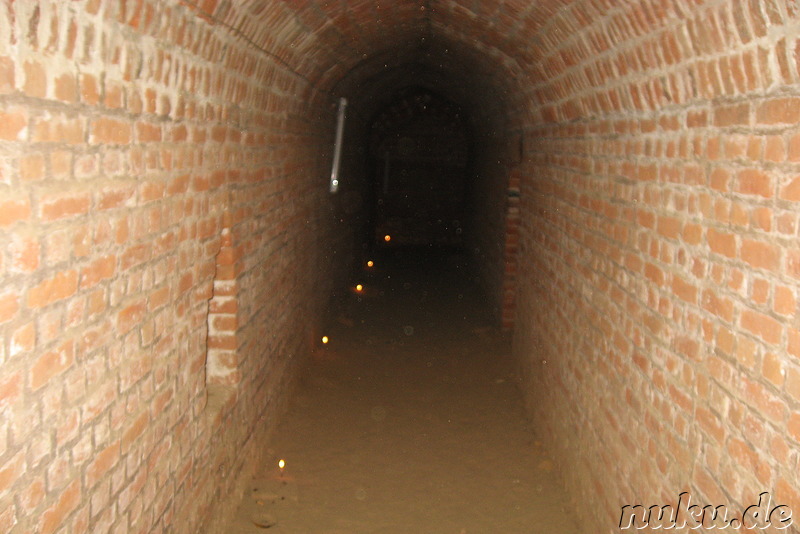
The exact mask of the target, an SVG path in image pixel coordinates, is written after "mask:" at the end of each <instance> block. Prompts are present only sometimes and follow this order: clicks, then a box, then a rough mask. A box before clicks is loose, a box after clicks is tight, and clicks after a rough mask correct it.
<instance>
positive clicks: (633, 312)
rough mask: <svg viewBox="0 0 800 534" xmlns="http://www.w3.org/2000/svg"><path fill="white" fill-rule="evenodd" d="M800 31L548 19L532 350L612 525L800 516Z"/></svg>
mask: <svg viewBox="0 0 800 534" xmlns="http://www.w3.org/2000/svg"><path fill="white" fill-rule="evenodd" d="M798 17H800V12H798V5H797V4H796V3H795V2H788V1H787V2H782V1H780V0H775V1H758V0H754V1H751V2H716V1H710V2H681V1H677V2H650V1H646V2H635V3H624V4H623V3H619V4H618V3H613V2H612V3H604V2H577V3H574V4H572V5H571V6H569V7H564V9H563V10H562V11H560V12H558V13H555V14H550V13H542V14H541V20H540V21H539V22H535V19H532V24H531V28H530V31H531V33H532V35H538V36H539V39H540V40H539V41H538V42H541V43H546V45H543V46H542V47H540V48H539V49H538V50H536V51H535V54H536V55H537V59H536V62H535V64H536V68H537V69H538V70H537V73H536V74H535V77H538V79H539V81H538V82H537V83H535V84H534V85H533V86H532V87H531V90H530V91H529V95H530V97H531V99H532V102H534V103H535V104H536V105H535V107H534V108H533V110H532V113H531V115H532V117H531V118H532V120H531V122H530V124H529V126H528V128H527V129H526V134H525V138H526V158H525V162H524V173H523V174H524V175H523V179H522V189H521V213H522V217H521V224H522V228H521V234H522V242H521V248H520V255H521V256H520V273H519V280H520V281H521V282H520V292H519V295H518V296H519V300H518V306H519V310H518V320H517V325H516V339H515V347H516V348H515V350H516V354H517V356H519V357H520V358H521V359H522V360H523V361H524V362H525V365H526V380H525V383H526V387H527V390H528V398H529V401H530V407H531V411H532V413H533V414H534V417H535V420H536V421H537V423H538V425H539V427H540V428H541V430H542V435H543V436H545V439H546V440H547V441H548V442H549V443H550V445H551V446H552V448H553V450H555V451H558V455H559V456H560V460H561V461H562V462H563V463H564V465H568V466H570V468H569V469H568V470H566V472H565V474H566V478H567V481H568V485H569V486H570V488H571V489H572V490H573V491H574V493H575V495H576V496H577V500H576V502H575V506H576V507H577V511H578V514H579V515H580V516H581V517H582V518H583V519H584V520H585V523H586V524H591V525H593V527H592V528H591V529H590V530H591V531H593V532H616V531H617V529H616V528H615V527H616V525H617V523H618V521H619V514H620V507H621V506H623V505H625V504H636V503H642V504H645V505H650V504H659V503H661V504H667V503H669V502H672V503H675V502H676V501H677V495H678V493H679V492H681V491H690V492H691V494H692V495H693V497H694V499H695V502H697V501H701V502H704V503H707V504H714V505H718V504H725V505H728V506H730V507H733V510H732V511H733V512H734V513H739V512H741V510H743V509H744V508H745V507H746V506H748V505H749V504H755V503H757V501H758V494H759V493H760V492H762V491H769V492H771V494H772V496H773V498H774V499H775V500H776V501H778V502H780V503H783V504H788V505H789V506H791V508H792V509H793V510H795V511H796V510H798V509H800V478H799V477H798V473H800V470H798V467H799V466H798V458H799V457H800V432H798V428H800V426H798V421H800V415H799V414H800V389H798V384H800V382H799V381H798V379H799V377H800V330H798V328H799V327H800V323H798V313H797V311H798V307H797V299H798V279H800V270H799V269H798V265H799V264H798V258H799V257H800V256H799V254H800V252H798V251H800V249H799V248H798V217H799V216H800V210H799V209H798V201H800V194H799V192H800V188H798V184H800V182H799V181H798V178H797V171H798V166H797V162H798V158H800V151H798V147H800V144H798V139H800V137H798V133H800V130H798V125H797V122H798V118H800V117H799V116H798V114H800V105H798V104H800V100H799V99H798V97H797V95H798V92H797V91H798V90H797V87H798V85H797V84H798V81H800V80H799V79H798V63H797V55H796V50H797V46H798V41H797V39H796V36H797V29H798V27H799V26H798V24H800V19H799V18H798ZM545 19H546V20H545ZM554 34H558V35H560V36H562V37H561V38H559V39H553V38H551V37H552V36H553V35H554ZM795 513H796V512H795Z"/></svg>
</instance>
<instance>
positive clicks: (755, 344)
mask: <svg viewBox="0 0 800 534" xmlns="http://www.w3.org/2000/svg"><path fill="white" fill-rule="evenodd" d="M798 11H799V10H798V6H797V3H796V2H793V1H789V0H749V1H747V2H725V1H720V0H702V1H689V0H671V1H664V0H631V1H625V2H617V1H610V0H569V1H568V0H541V1H527V0H493V1H480V2H478V1H466V0H420V1H408V0H404V1H398V2H381V3H377V2H368V1H360V0H353V1H346V2H345V1H338V2H330V1H322V0H316V1H314V0H309V1H304V2H281V1H275V0H242V1H237V2H228V1H218V0H202V1H189V0H184V1H178V0H158V1H156V0H141V1H139V0H137V1H135V2H134V1H129V2H102V1H97V0H76V1H73V2H56V1H50V2H13V3H12V2H5V3H3V4H2V6H0V36H2V37H0V340H2V343H1V344H0V366H2V373H1V374H0V407H2V410H3V415H4V418H3V419H2V420H0V475H2V476H0V530H2V531H8V532H12V533H14V534H16V533H18V532H29V531H38V532H44V533H47V534H50V533H54V532H59V531H61V532H64V531H67V532H69V531H71V532H83V531H92V532H100V531H106V530H118V531H131V532H150V531H159V530H164V531H170V530H172V531H184V532H197V531H198V530H199V529H200V525H201V524H203V523H206V522H208V521H210V519H211V518H215V517H222V516H224V515H225V514H226V513H228V512H230V510H231V504H230V499H226V498H225V497H227V496H231V495H236V494H237V493H241V491H242V488H241V487H237V486H236V481H237V480H241V479H242V477H241V476H239V475H242V474H243V473H244V472H245V471H246V469H247V468H248V464H247V463H245V462H244V461H243V460H242V459H243V458H248V457H257V456H258V455H259V454H261V452H260V449H259V448H258V447H257V446H256V445H255V444H256V443H257V442H260V441H263V440H268V436H269V433H270V432H271V431H272V429H273V428H274V421H275V419H276V417H278V415H279V414H280V413H281V410H282V409H283V406H284V403H285V399H286V397H287V395H288V392H289V390H290V389H291V387H290V386H291V382H292V377H293V376H294V372H295V369H297V365H298V361H299V360H301V359H303V355H305V354H308V352H309V351H310V350H312V349H313V347H314V344H315V343H317V340H318V339H319V331H318V330H319V325H320V322H321V320H322V317H323V316H324V313H325V311H326V306H327V302H326V298H327V296H328V295H330V294H331V293H332V292H333V291H334V290H335V288H340V287H344V286H345V285H346V281H347V276H348V271H349V268H350V266H351V265H352V263H353V261H354V259H355V257H356V255H357V254H358V253H359V247H360V245H361V243H362V242H363V236H362V234H361V232H362V231H363V230H364V229H365V228H366V227H367V219H368V215H369V212H368V210H366V208H365V207H366V206H368V205H369V202H368V200H369V195H368V194H367V193H369V191H370V189H369V184H371V183H372V182H371V181H370V173H372V172H374V170H375V169H374V168H372V167H373V166H372V165H370V164H369V158H368V157H367V156H368V151H367V148H368V143H366V142H365V140H366V137H365V136H364V132H367V131H368V126H369V125H370V124H371V121H372V120H373V118H374V116H375V115H374V114H375V113H377V112H378V111H379V110H380V109H383V108H385V107H386V105H388V104H389V102H388V101H385V100H384V98H383V97H384V96H386V95H392V94H394V93H395V92H396V91H398V90H401V89H403V88H404V87H411V86H412V85H413V86H418V87H423V88H424V89H426V90H428V91H431V92H433V93H436V94H439V95H442V96H443V97H445V98H447V99H448V100H450V101H452V102H455V103H456V104H457V105H458V107H459V108H460V109H463V110H465V111H466V113H467V114H468V115H469V117H470V121H471V125H472V127H471V132H472V137H471V140H472V147H473V150H472V152H471V160H470V161H471V164H470V165H468V169H469V170H470V171H471V173H472V176H473V178H474V179H472V180H471V181H470V182H469V183H470V184H471V185H470V188H469V195H468V196H467V205H466V211H467V217H465V218H464V221H461V222H463V223H464V226H463V234H462V235H463V239H464V245H465V247H466V248H467V249H468V250H469V251H470V254H471V255H473V257H474V259H475V261H474V264H475V265H476V267H477V269H478V275H479V277H480V279H481V281H482V284H483V285H484V288H485V292H486V294H487V295H489V296H490V300H491V302H492V304H491V307H492V308H493V309H494V310H496V313H495V315H496V317H497V318H498V319H499V320H502V321H504V322H507V324H509V325H513V330H514V352H515V354H516V357H517V359H518V361H519V364H520V368H521V369H522V370H523V371H524V374H525V380H524V381H523V384H522V387H523V389H524V391H525V394H526V396H527V398H528V399H529V406H530V414H531V417H532V418H533V420H534V421H535V422H536V424H537V426H539V427H540V428H541V430H542V432H543V434H544V435H545V436H547V440H546V441H547V445H548V447H549V448H550V449H551V450H553V451H555V453H556V454H557V456H558V459H559V461H560V463H561V464H562V465H563V466H565V467H564V468H563V469H562V471H561V475H562V476H563V478H564V480H565V481H566V482H565V483H566V485H567V487H569V488H570V489H571V490H572V491H573V493H574V494H575V495H576V498H575V505H576V506H575V513H576V514H577V515H578V516H580V517H583V518H584V520H585V521H586V522H587V523H588V524H591V525H599V526H597V528H595V529H594V530H593V531H603V532H611V531H613V530H614V526H615V525H616V522H617V521H618V512H619V509H620V507H621V506H623V505H625V504H633V503H638V502H643V503H648V504H651V503H652V504H660V502H659V501H660V500H661V499H664V498H667V497H668V496H671V495H676V494H677V493H678V492H679V491H681V490H684V489H688V490H690V491H691V493H692V495H693V497H695V499H696V500H699V501H702V502H704V503H710V504H713V505H715V506H716V505H719V504H726V505H729V507H730V509H732V510H733V509H742V510H743V509H744V508H745V507H746V506H748V505H749V504H752V503H753V499H754V497H757V496H758V494H759V493H760V492H761V491H764V490H766V491H769V492H771V495H772V496H773V497H774V498H775V499H776V500H777V502H781V503H788V504H789V505H790V506H791V507H792V508H793V509H794V510H795V511H797V510H800V479H798V476H799V475H798V473H800V470H798V469H797V462H798V456H799V455H800V452H798V450H799V448H800V415H799V414H800V386H798V384H799V383H800V363H799V360H798V359H799V358H800V329H799V325H798V324H797V315H798V290H797V282H798V279H800V274H799V273H800V268H799V267H798V265H800V255H799V254H798V251H797V239H798V228H800V220H799V219H798V209H797V206H798V204H797V203H798V201H800V185H799V184H800V182H799V181H798V178H797V172H798V167H797V165H798V162H799V161H800V155H799V154H800V148H799V147H800V141H799V140H798V135H800V132H798V126H797V124H798V122H800V116H799V115H798V111H797V110H798V109H800V104H799V102H800V100H798V98H799V97H798V94H799V92H798V84H799V83H800V73H799V72H798V61H797V55H798V39H797V35H798V18H800V12H798ZM412 82H413V83H412ZM339 97H347V98H349V99H351V107H350V108H349V109H350V110H351V114H350V116H349V119H348V123H347V124H348V128H347V130H346V134H345V137H346V139H345V154H344V156H345V157H344V160H343V169H342V172H343V175H344V176H346V177H348V180H347V181H345V183H343V187H342V190H341V191H340V193H341V194H337V195H335V196H330V195H329V194H328V190H327V180H328V176H329V173H330V162H331V156H332V144H333V138H334V126H335V114H336V102H337V100H338V98H339ZM359 132H360V133H359ZM225 291H230V292H232V293H233V295H227V294H223V293H224V292H225ZM233 296H235V298H232V297H233ZM223 304H225V306H226V307H223V306H222V305H223ZM509 310H511V311H512V312H513V313H512V314H511V316H508V315H507V314H505V315H504V312H508V311H509ZM215 345H216V346H215ZM214 350H218V351H220V352H218V353H217V356H218V358H217V359H216V360H212V361H213V362H214V365H210V364H209V360H208V357H209V355H210V353H211V351H214ZM217 364H219V365H217ZM217 386H220V387H221V388H222V389H223V390H224V392H225V394H224V395H222V396H218V397H214V396H213V395H209V391H210V390H212V389H214V388H215V387H217ZM209 399H211V402H209ZM609 472H613V473H617V474H618V475H619V476H617V477H609V476H608V473H609ZM204 526H208V528H210V529H211V530H212V531H213V529H214V525H204Z"/></svg>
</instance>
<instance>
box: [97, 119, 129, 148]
mask: <svg viewBox="0 0 800 534" xmlns="http://www.w3.org/2000/svg"><path fill="white" fill-rule="evenodd" d="M131 130H132V129H131V125H130V123H128V122H125V121H122V120H119V119H112V118H110V117H101V118H99V119H95V120H93V121H92V125H91V135H90V137H89V140H90V142H91V143H93V144H111V145H127V144H128V143H130V142H131Z"/></svg>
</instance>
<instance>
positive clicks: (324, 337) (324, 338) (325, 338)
mask: <svg viewBox="0 0 800 534" xmlns="http://www.w3.org/2000/svg"><path fill="white" fill-rule="evenodd" d="M322 344H323V345H327V344H328V336H322ZM281 462H283V460H281Z"/></svg>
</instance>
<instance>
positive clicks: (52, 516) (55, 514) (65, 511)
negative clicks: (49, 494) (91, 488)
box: [38, 480, 81, 534]
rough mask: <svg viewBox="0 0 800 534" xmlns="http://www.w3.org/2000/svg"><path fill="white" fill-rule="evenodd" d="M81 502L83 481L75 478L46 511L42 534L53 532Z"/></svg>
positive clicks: (41, 522) (40, 528)
mask: <svg viewBox="0 0 800 534" xmlns="http://www.w3.org/2000/svg"><path fill="white" fill-rule="evenodd" d="M80 502H81V481H80V480H74V481H72V483H71V484H70V485H69V486H67V489H65V490H64V491H63V492H62V493H61V495H60V496H59V497H58V500H57V501H56V503H55V504H54V505H53V506H52V507H50V508H48V509H47V510H45V511H44V513H43V514H42V518H41V521H40V522H39V530H38V532H40V533H41V534H52V533H53V532H55V531H56V530H58V528H59V527H60V526H61V525H62V524H63V523H64V522H65V521H66V519H67V517H68V516H69V515H70V514H71V513H72V512H74V511H75V510H76V509H77V508H78V505H79V504H80Z"/></svg>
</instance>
